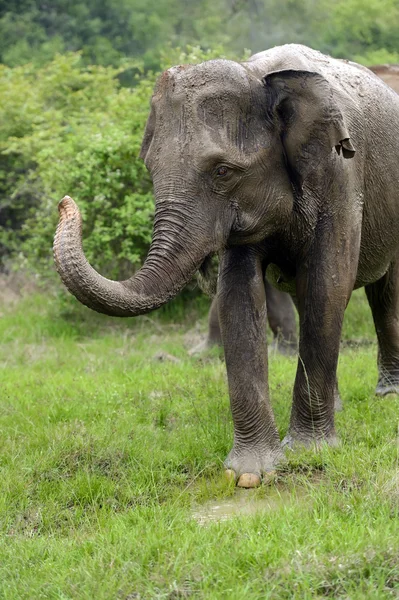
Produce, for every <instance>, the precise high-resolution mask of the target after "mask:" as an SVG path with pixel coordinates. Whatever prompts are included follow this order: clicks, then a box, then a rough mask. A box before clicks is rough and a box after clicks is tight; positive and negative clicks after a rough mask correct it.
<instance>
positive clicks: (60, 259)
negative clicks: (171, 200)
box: [54, 196, 216, 317]
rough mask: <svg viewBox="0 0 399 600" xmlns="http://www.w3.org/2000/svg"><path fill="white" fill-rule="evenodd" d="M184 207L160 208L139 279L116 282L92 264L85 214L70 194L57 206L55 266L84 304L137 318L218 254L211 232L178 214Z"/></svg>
mask: <svg viewBox="0 0 399 600" xmlns="http://www.w3.org/2000/svg"><path fill="white" fill-rule="evenodd" d="M160 204H161V206H162V203H160ZM173 206H175V207H174V208H173ZM179 206H180V204H179V203H176V204H175V205H173V204H172V209H169V210H162V209H161V210H159V209H157V213H156V216H155V223H154V236H153V241H152V244H151V247H150V251H149V253H148V256H147V259H146V261H145V263H144V265H143V267H142V268H141V269H140V270H139V271H138V272H137V273H136V275H134V276H133V277H131V278H130V279H127V280H125V281H111V280H109V279H106V278H105V277H103V276H101V275H100V274H99V273H97V271H96V270H95V269H93V267H92V266H91V265H90V264H89V263H88V261H87V259H86V257H85V255H84V252H83V247H82V218H81V215H80V211H79V209H78V207H77V205H76V204H75V202H74V200H72V198H70V197H69V196H65V197H64V198H63V199H62V200H61V202H60V204H59V207H58V209H59V213H60V220H59V224H58V227H57V232H56V235H55V238H54V259H55V264H56V268H57V271H58V273H59V275H60V277H61V279H62V281H63V283H64V284H65V286H66V287H67V288H68V290H69V291H70V292H71V293H72V294H73V295H74V296H75V297H76V298H77V299H78V300H79V301H80V302H82V304H85V305H86V306H88V307H89V308H91V309H93V310H96V311H97V312H100V313H104V314H107V315H111V316H118V317H133V316H136V315H140V314H144V313H147V312H150V311H152V310H155V309H156V308H159V307H160V306H162V305H163V304H165V303H166V302H167V301H168V300H170V299H171V298H173V297H174V296H176V294H178V292H180V290H181V289H182V288H183V287H184V286H185V285H186V283H187V282H188V281H189V280H190V279H191V278H192V276H193V275H194V273H195V272H196V271H197V270H198V268H199V267H200V266H201V263H202V262H203V260H204V258H205V257H206V256H207V254H209V253H210V252H212V251H215V250H216V248H215V247H214V241H213V242H212V235H211V234H210V233H209V234H207V235H206V234H205V232H201V231H200V232H199V231H198V230H196V231H195V234H194V232H191V231H190V224H189V223H188V222H187V219H186V220H184V219H182V218H181V215H177V213H178V212H179ZM199 239H201V242H199Z"/></svg>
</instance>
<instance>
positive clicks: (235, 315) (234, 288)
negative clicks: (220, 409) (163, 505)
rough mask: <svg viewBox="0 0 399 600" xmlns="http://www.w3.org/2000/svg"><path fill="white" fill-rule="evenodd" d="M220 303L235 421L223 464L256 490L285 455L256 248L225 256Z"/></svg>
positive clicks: (230, 251) (220, 282)
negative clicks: (272, 394) (270, 377)
mask: <svg viewBox="0 0 399 600" xmlns="http://www.w3.org/2000/svg"><path fill="white" fill-rule="evenodd" d="M218 300H219V317H220V325H221V332H222V340H223V345H224V352H225V358H226V367H227V375H228V381H229V393H230V403H231V410H232V415H233V422H234V445H233V448H232V450H231V452H230V454H229V455H228V457H227V459H226V461H225V466H226V467H227V469H229V470H231V471H233V472H234V474H235V477H236V479H237V482H238V483H237V484H238V485H239V486H241V487H253V486H256V485H259V483H260V478H261V477H262V474H265V473H268V472H271V471H273V469H274V468H275V466H276V463H277V462H278V460H279V459H281V457H282V452H281V447H280V439H279V436H278V432H277V429H276V425H275V422H274V418H273V413H272V409H271V406H270V403H269V391H268V381H267V340H266V317H267V315H266V298H265V288H264V282H263V274H262V267H261V260H260V257H259V255H258V254H257V253H256V251H255V250H254V249H253V248H252V247H248V246H246V247H237V248H231V249H228V250H226V251H225V252H224V255H223V257H222V260H221V266H220V278H219V289H218Z"/></svg>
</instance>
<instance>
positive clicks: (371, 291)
mask: <svg viewBox="0 0 399 600" xmlns="http://www.w3.org/2000/svg"><path fill="white" fill-rule="evenodd" d="M366 295H367V299H368V301H369V304H370V308H371V311H372V313H373V319H374V325H375V329H376V332H377V337H378V383H377V388H376V394H377V395H378V396H385V395H386V394H390V393H396V394H399V260H397V261H396V262H395V263H393V264H392V265H391V266H390V268H389V270H388V272H387V273H386V274H385V275H384V277H382V278H381V279H380V280H379V281H377V282H376V283H373V284H372V285H368V286H366Z"/></svg>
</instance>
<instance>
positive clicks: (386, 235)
mask: <svg viewBox="0 0 399 600" xmlns="http://www.w3.org/2000/svg"><path fill="white" fill-rule="evenodd" d="M398 133H399V98H398V95H397V94H396V93H395V92H394V91H393V90H391V89H390V88H389V87H388V86H386V85H385V84H384V83H383V82H382V81H381V80H380V79H379V78H378V77H376V76H375V75H374V74H373V73H372V72H371V71H369V70H368V69H367V68H365V67H362V66H360V65H357V64H356V63H353V62H349V61H341V60H339V59H334V58H331V57H329V56H326V55H323V54H321V53H320V52H318V51H315V50H312V49H311V48H308V47H306V46H302V45H297V44H287V45H284V46H277V47H275V48H272V49H269V50H266V51H264V52H260V53H258V54H255V55H253V56H252V57H251V58H249V59H248V60H246V61H244V62H241V63H239V62H235V61H231V60H225V59H220V60H209V61H205V62H203V63H201V64H199V65H178V66H176V67H172V68H170V69H168V70H167V71H165V72H164V73H163V74H162V75H161V76H160V78H159V79H158V81H157V84H156V86H155V90H154V94H153V97H152V101H151V109H150V114H149V117H148V121H147V125H146V129H145V132H144V137H143V142H142V147H141V153H140V156H141V157H142V158H143V160H144V162H145V165H146V166H147V168H148V169H149V171H150V174H151V176H152V180H153V186H154V193H155V199H156V207H155V217H154V227H153V238H152V242H151V245H150V249H149V252H148V256H147V258H146V260H145V262H144V264H143V266H142V268H141V269H140V270H139V271H138V272H137V273H136V274H135V275H133V276H132V277H131V278H129V279H127V280H125V281H111V280H109V279H106V278H104V277H102V276H101V275H100V274H98V273H97V272H96V271H95V270H94V269H93V268H92V267H91V265H90V264H89V263H88V261H87V260H86V258H85V255H84V253H83V249H82V241H81V216H80V212H79V210H78V207H77V205H76V203H75V202H74V201H73V200H72V198H70V197H69V196H66V197H64V198H63V200H62V201H61V202H60V204H59V213H60V219H59V224H58V228H57V232H56V235H55V240H54V256H55V263H56V268H57V270H58V272H59V274H60V276H61V279H62V281H63V282H64V284H65V285H66V287H67V288H68V289H69V290H70V292H72V294H74V295H75V296H76V298H77V299H78V300H80V302H82V303H83V304H85V305H87V306H89V307H90V308H92V309H94V310H96V311H98V312H102V313H105V314H107V315H111V316H119V317H128V316H136V315H139V314H143V313H147V312H149V311H152V310H155V309H156V308H158V307H160V306H161V305H163V304H164V303H166V302H167V301H168V300H169V299H171V298H173V297H174V296H176V294H177V293H178V292H179V291H180V290H181V289H182V288H183V287H184V286H185V285H186V283H187V282H188V281H189V280H190V279H191V277H192V276H193V274H194V273H195V272H196V271H198V270H200V271H203V272H206V264H207V262H208V261H209V257H210V256H212V255H213V254H214V253H218V254H219V259H220V268H219V279H218V293H217V298H218V303H219V317H220V326H221V334H222V340H223V345H224V352H225V361H226V369H227V378H228V388H229V396H230V406H231V412H232V418H233V426H234V441H233V447H232V449H231V451H230V452H229V454H228V456H227V458H226V460H225V468H226V471H227V473H228V475H229V476H231V477H233V478H234V480H235V481H236V483H237V485H238V486H241V487H253V486H257V485H259V484H260V483H261V479H262V477H267V476H268V474H269V473H271V472H274V470H275V468H276V466H277V465H278V463H279V462H280V461H281V460H283V459H284V451H285V449H287V448H290V449H292V450H293V451H295V449H296V448H297V447H301V446H308V447H314V448H318V447H319V446H320V445H324V444H330V445H335V444H337V442H338V438H337V433H336V428H335V420H334V390H335V382H336V371H337V362H338V354H339V346H340V337H341V328H342V321H343V317H344V312H345V309H346V306H347V304H348V301H349V299H350V296H351V293H352V291H353V290H354V289H357V288H360V287H364V288H365V291H366V295H367V299H368V302H369V305H370V307H371V310H372V315H373V319H374V323H375V329H376V333H377V339H378V349H379V351H378V372H379V375H378V382H377V388H376V393H377V394H378V395H380V396H384V395H385V394H388V393H391V392H394V393H398V392H399V258H398V253H399V236H398V231H399V179H398V178H399V169H398V157H399V135H398ZM266 270H267V277H268V279H269V281H270V282H271V283H272V284H273V285H274V286H275V287H277V289H280V290H282V291H285V292H288V293H290V295H291V296H292V298H293V299H295V302H296V305H297V307H298V312H299V357H298V365H297V372H296V378H295V383H294V390H293V402H292V408H291V416H290V423H289V428H288V431H287V433H286V436H285V438H284V439H283V441H282V442H281V441H280V436H279V433H278V430H277V427H276V423H275V420H274V415H273V411H272V408H271V405H270V401H269V388H268V360H267V340H266V332H265V330H266V318H267V316H266V299H265V285H264V276H265V272H266Z"/></svg>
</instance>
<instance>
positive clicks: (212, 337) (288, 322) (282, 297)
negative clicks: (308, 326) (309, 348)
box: [190, 280, 298, 356]
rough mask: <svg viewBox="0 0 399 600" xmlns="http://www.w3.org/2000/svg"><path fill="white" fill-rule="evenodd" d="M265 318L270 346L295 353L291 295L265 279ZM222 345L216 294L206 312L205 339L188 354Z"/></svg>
mask: <svg viewBox="0 0 399 600" xmlns="http://www.w3.org/2000/svg"><path fill="white" fill-rule="evenodd" d="M265 288H266V304H267V319H268V322H269V325H270V329H271V330H272V332H273V335H274V340H273V344H272V348H273V349H275V350H276V351H278V352H280V354H284V355H286V356H292V355H294V354H296V353H297V346H298V342H297V337H296V322H295V311H294V305H293V303H292V300H291V297H290V296H289V294H287V293H285V292H280V291H279V290H276V289H275V288H274V287H273V286H272V285H271V284H270V283H269V282H268V281H267V280H265ZM221 345H222V335H221V333H220V325H219V309H218V301H217V296H215V298H214V299H213V300H212V304H211V307H210V309H209V314H208V334H207V338H206V340H205V341H203V342H201V343H200V344H198V346H196V347H195V348H193V349H192V350H191V351H190V354H199V353H200V352H202V351H204V350H206V349H208V348H211V347H212V346H221Z"/></svg>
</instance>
